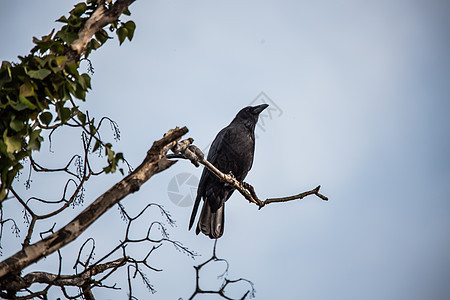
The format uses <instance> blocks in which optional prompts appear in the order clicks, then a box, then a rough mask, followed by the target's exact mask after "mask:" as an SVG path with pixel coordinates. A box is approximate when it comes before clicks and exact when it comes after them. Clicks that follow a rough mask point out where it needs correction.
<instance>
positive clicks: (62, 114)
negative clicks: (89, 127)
mask: <svg viewBox="0 0 450 300" xmlns="http://www.w3.org/2000/svg"><path fill="white" fill-rule="evenodd" d="M58 116H59V119H60V120H61V122H63V123H66V122H67V121H68V120H69V119H70V116H71V113H70V109H69V108H67V107H61V108H60V109H59V111H58Z"/></svg>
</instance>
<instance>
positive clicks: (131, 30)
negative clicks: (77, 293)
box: [124, 21, 136, 41]
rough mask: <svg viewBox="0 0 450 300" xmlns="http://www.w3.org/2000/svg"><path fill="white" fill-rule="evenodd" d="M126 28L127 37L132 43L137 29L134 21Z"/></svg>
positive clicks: (127, 23)
mask: <svg viewBox="0 0 450 300" xmlns="http://www.w3.org/2000/svg"><path fill="white" fill-rule="evenodd" d="M124 26H125V28H126V29H127V30H128V34H127V37H128V39H129V40H130V41H131V39H132V38H133V36H134V30H135V29H136V24H135V23H134V22H133V21H128V22H126V23H125V25H124Z"/></svg>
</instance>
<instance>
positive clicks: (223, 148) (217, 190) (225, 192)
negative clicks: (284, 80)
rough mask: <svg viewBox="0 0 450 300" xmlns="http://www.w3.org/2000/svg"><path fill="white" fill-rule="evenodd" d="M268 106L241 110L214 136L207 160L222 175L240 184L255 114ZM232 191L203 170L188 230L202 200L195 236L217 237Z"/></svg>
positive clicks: (249, 159) (248, 156)
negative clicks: (226, 175)
mask: <svg viewBox="0 0 450 300" xmlns="http://www.w3.org/2000/svg"><path fill="white" fill-rule="evenodd" d="M268 106H269V105H267V104H261V105H258V106H247V107H245V108H243V109H241V111H239V113H238V114H237V115H236V117H235V118H234V119H233V121H231V123H230V125H228V126H227V127H225V128H224V129H222V130H221V131H220V132H219V133H218V134H217V136H216V138H215V139H214V141H213V142H212V144H211V148H210V149H209V153H208V157H207V160H208V161H209V162H210V163H212V164H213V165H214V166H215V167H216V168H218V169H219V170H220V171H221V172H222V173H224V174H229V173H230V172H231V173H232V174H233V175H234V177H235V178H236V179H237V180H239V181H243V180H244V179H245V176H247V173H248V171H250V169H251V167H252V164H253V154H254V152H255V126H256V122H258V116H259V114H260V113H261V112H262V111H263V110H264V109H266V108H267V107H268ZM233 192H234V188H233V187H231V186H230V185H227V184H225V183H223V182H222V181H220V179H219V178H217V176H216V175H214V174H213V173H212V172H211V171H209V170H208V169H207V168H205V169H203V173H202V177H201V178H200V183H199V184H198V190H197V197H196V199H195V203H194V208H193V209H192V214H191V220H190V222H189V229H191V228H192V225H193V224H194V220H195V216H196V215H197V210H198V206H199V204H200V200H201V198H203V202H204V203H203V207H202V211H201V213H200V219H199V221H198V224H197V229H196V233H197V234H199V233H200V231H201V232H203V233H204V234H205V235H207V236H209V237H210V238H211V239H218V238H220V237H221V236H222V234H223V229H224V219H225V215H224V214H225V201H227V200H228V199H229V198H230V197H231V194H233Z"/></svg>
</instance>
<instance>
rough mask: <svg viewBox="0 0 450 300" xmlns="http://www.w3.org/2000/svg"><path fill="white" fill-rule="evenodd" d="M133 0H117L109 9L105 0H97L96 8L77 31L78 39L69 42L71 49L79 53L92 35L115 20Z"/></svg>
mask: <svg viewBox="0 0 450 300" xmlns="http://www.w3.org/2000/svg"><path fill="white" fill-rule="evenodd" d="M134 1H135V0H117V1H116V2H115V3H114V5H113V6H112V7H111V8H109V9H107V8H106V6H105V1H99V3H98V7H97V9H96V10H95V11H94V13H93V14H92V16H91V17H90V18H89V20H87V21H86V23H85V24H84V26H83V28H82V29H81V30H80V32H78V39H77V40H75V41H74V42H73V43H72V44H71V47H72V50H73V51H75V53H76V54H77V55H80V54H81V53H82V52H83V51H84V49H86V46H87V44H88V43H89V41H90V39H91V38H92V36H93V35H94V34H95V33H96V32H97V31H99V30H100V29H102V28H103V27H105V26H106V25H108V24H110V23H112V22H114V21H115V20H117V19H118V18H119V17H120V15H121V14H122V13H123V12H124V11H125V10H126V9H127V8H128V6H130V5H131V4H132V3H133V2H134Z"/></svg>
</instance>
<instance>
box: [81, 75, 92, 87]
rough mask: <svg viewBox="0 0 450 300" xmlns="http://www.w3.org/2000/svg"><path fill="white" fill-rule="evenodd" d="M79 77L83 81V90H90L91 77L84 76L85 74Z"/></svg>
mask: <svg viewBox="0 0 450 300" xmlns="http://www.w3.org/2000/svg"><path fill="white" fill-rule="evenodd" d="M81 77H82V78H83V80H84V85H83V88H84V89H85V90H87V89H90V88H91V76H89V75H88V74H86V73H83V74H81Z"/></svg>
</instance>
